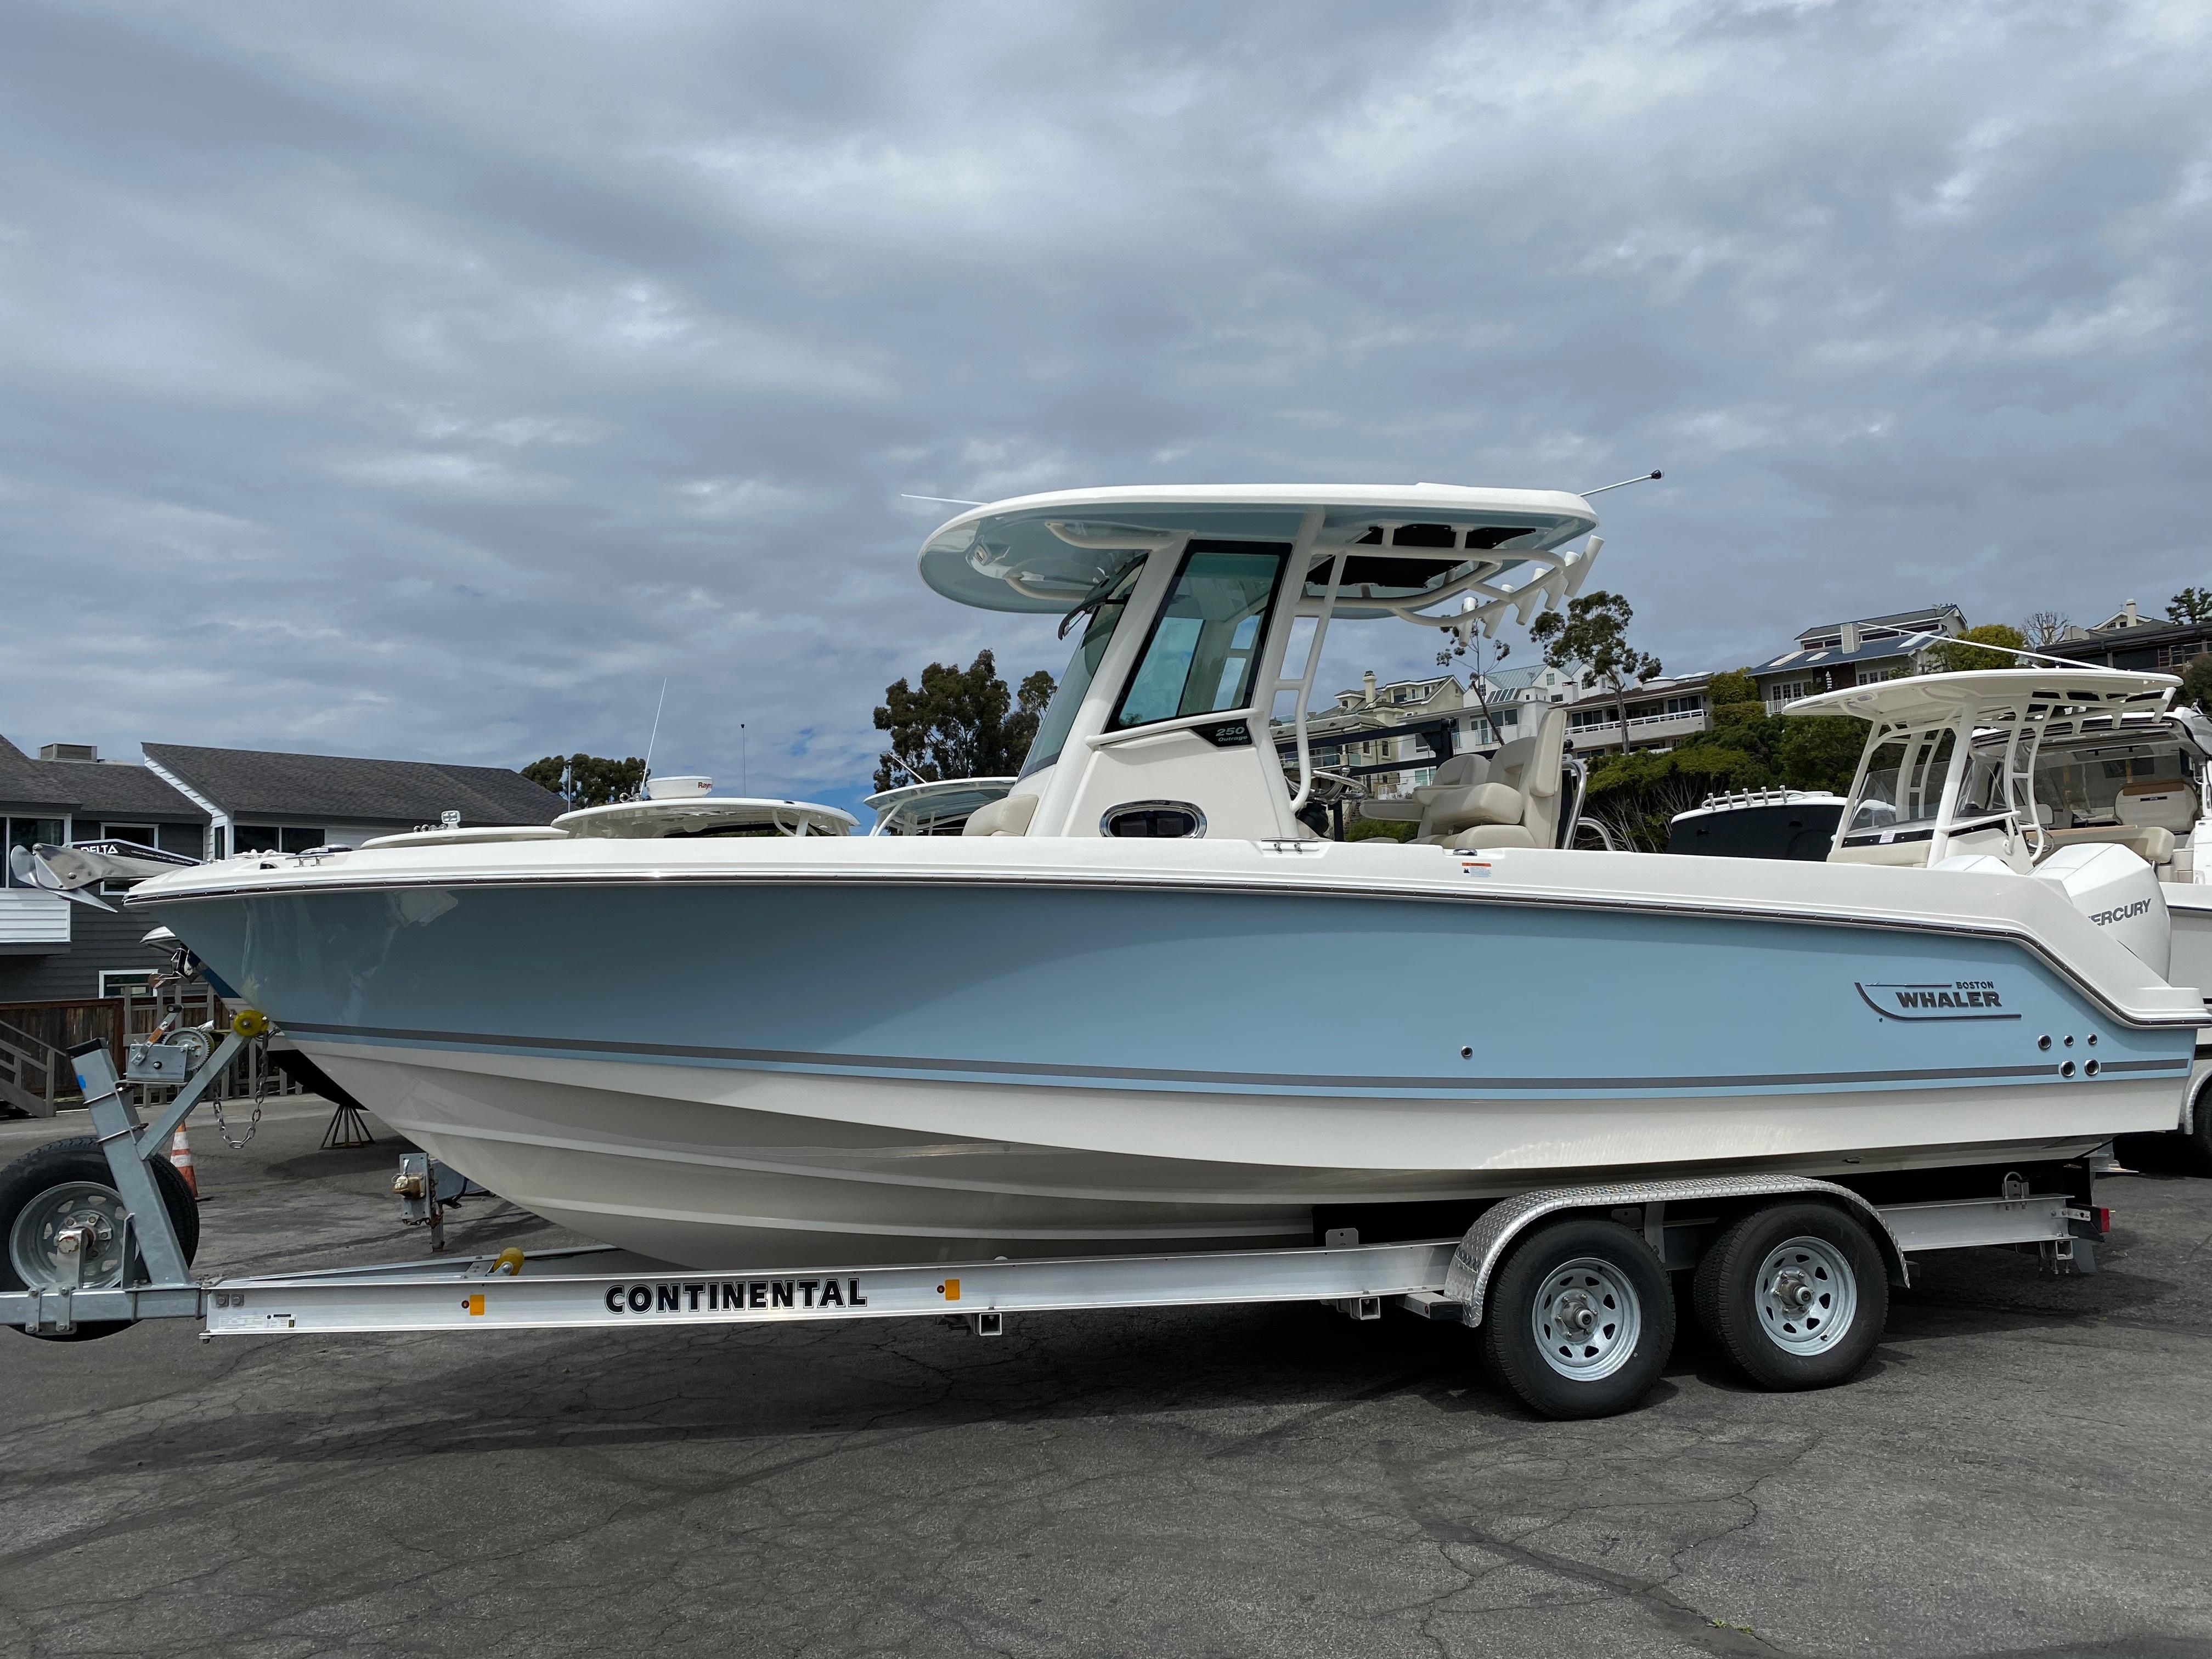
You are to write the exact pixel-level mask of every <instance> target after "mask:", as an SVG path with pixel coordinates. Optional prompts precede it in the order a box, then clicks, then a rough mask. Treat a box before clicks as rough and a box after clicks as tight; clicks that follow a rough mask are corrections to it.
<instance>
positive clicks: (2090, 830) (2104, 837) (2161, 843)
mask: <svg viewBox="0 0 2212 1659" xmlns="http://www.w3.org/2000/svg"><path fill="white" fill-rule="evenodd" d="M2043 833H2044V835H2045V837H2046V838H2047V839H2048V841H2049V842H2050V844H2051V848H2053V849H2054V850H2056V849H2057V848H2061V847H2081V846H2084V845H2093V844H2098V843H2108V844H2110V845H2112V846H2114V847H2124V848H2127V849H2128V851H2130V853H2133V854H2135V855H2136V857H2137V858H2139V859H2141V860H2142V861H2143V862H2144V863H2145V864H2150V865H2159V864H2171V863H2172V862H2173V831H2172V830H2171V829H2163V828H2161V827H2160V826H2159V825H2158V824H2155V823H2096V824H2088V825H2086V826H2084V827H2083V828H2081V829H2046V830H2045V831H2044V832H2043Z"/></svg>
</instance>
